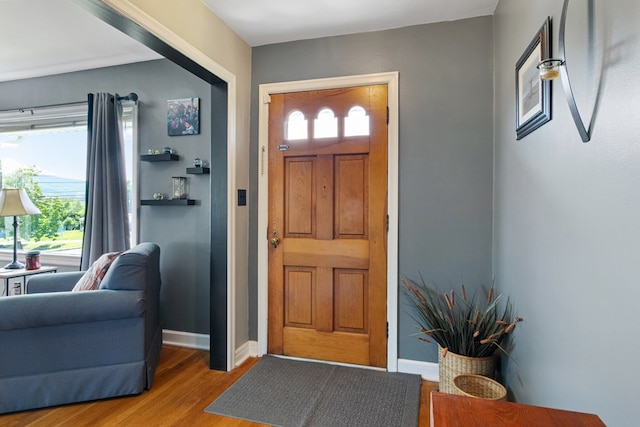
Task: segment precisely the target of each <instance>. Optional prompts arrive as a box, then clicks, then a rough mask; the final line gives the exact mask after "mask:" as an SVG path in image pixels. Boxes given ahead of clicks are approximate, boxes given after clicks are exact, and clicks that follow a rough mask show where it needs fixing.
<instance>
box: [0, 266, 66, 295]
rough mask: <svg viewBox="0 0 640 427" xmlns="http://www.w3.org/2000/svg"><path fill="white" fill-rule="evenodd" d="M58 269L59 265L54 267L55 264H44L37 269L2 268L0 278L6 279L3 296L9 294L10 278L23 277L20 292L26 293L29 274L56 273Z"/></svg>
mask: <svg viewBox="0 0 640 427" xmlns="http://www.w3.org/2000/svg"><path fill="white" fill-rule="evenodd" d="M56 271H58V267H53V266H42V267H40V268H38V269H37V270H26V269H24V268H20V269H16V270H8V269H6V268H0V279H1V280H3V281H4V290H3V294H2V295H1V296H9V280H10V279H15V278H17V277H20V278H22V285H21V289H20V293H24V289H25V286H26V280H27V277H28V276H33V275H35V274H42V273H55V272H56Z"/></svg>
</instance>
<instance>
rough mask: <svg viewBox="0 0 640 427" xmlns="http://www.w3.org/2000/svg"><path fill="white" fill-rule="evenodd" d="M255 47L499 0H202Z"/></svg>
mask: <svg viewBox="0 0 640 427" xmlns="http://www.w3.org/2000/svg"><path fill="white" fill-rule="evenodd" d="M202 2H203V3H205V4H206V5H207V6H208V7H209V9H211V10H212V11H213V12H214V13H215V14H216V15H218V16H219V17H220V18H221V19H222V20H223V21H224V22H225V23H226V24H227V25H228V26H229V27H231V28H232V29H233V30H234V31H235V32H236V33H238V34H239V35H240V36H241V37H242V38H243V39H244V40H245V41H246V42H247V43H249V44H250V45H251V46H260V45H264V44H271V43H280V42H287V41H293V40H304V39H312V38H317V37H326V36H335V35H342V34H353V33H363V32H367V31H378V30H387V29H391V28H401V27H407V26H410V25H418V24H429V23H433V22H443V21H455V20H458V19H465V18H472V17H476V16H486V15H493V12H494V10H495V9H496V5H497V4H498V0H320V1H310V0H202Z"/></svg>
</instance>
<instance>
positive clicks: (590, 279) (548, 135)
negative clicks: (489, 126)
mask: <svg viewBox="0 0 640 427" xmlns="http://www.w3.org/2000/svg"><path fill="white" fill-rule="evenodd" d="M587 4H591V5H592V6H593V8H594V10H595V15H594V19H592V21H591V22H592V23H591V28H592V30H593V32H592V33H593V35H592V36H589V35H588V33H587V31H586V29H587V28H588V27H587V22H588V19H587V17H588V14H587V10H586V6H587ZM561 9H562V2H559V1H552V0H543V1H538V2H531V1H526V0H501V1H500V3H499V5H498V8H497V10H496V13H495V16H494V24H495V25H494V41H495V44H494V51H495V61H494V69H495V89H494V94H495V95H494V96H495V108H496V110H495V206H494V212H495V214H494V216H495V218H494V244H495V250H494V259H495V266H494V272H495V276H496V280H497V281H498V282H499V283H501V284H502V286H503V287H504V289H505V290H506V291H508V293H509V294H510V295H511V296H512V297H513V299H514V301H515V302H516V304H517V306H518V311H519V314H520V315H521V316H522V317H524V318H525V322H523V323H521V324H520V325H519V326H518V328H517V330H516V334H515V335H514V337H515V349H514V350H513V353H512V357H511V359H509V361H508V362H507V366H506V368H505V370H504V371H505V374H506V383H507V386H508V388H509V390H510V391H511V393H512V394H513V396H514V397H515V398H516V399H517V400H519V401H521V402H525V403H532V404H536V405H543V406H553V407H558V408H565V409H571V410H578V411H586V412H595V413H597V414H599V415H600V417H601V418H602V419H603V421H604V422H605V423H606V424H607V425H610V426H632V425H638V419H640V407H639V406H638V405H637V402H636V397H637V396H638V390H637V385H638V383H639V382H640V373H639V372H638V370H637V369H635V366H634V365H633V364H632V363H630V362H631V361H632V360H636V359H637V358H638V351H640V344H638V311H639V310H638V304H639V303H638V301H640V287H639V286H638V278H639V277H640V262H639V261H638V255H639V249H638V248H639V247H638V242H640V226H639V222H638V221H639V220H638V219H639V218H640V185H639V183H640V144H638V135H640V124H639V123H640V122H639V120H638V113H640V81H639V79H638V72H639V70H640V32H639V30H638V23H639V22H640V3H638V2H637V1H636V0H616V1H605V0H598V1H593V2H571V4H570V6H569V14H568V17H569V19H568V22H567V53H566V54H567V61H568V70H569V73H570V75H571V79H572V83H573V84H574V86H575V91H576V95H577V97H578V101H579V105H580V108H582V109H583V111H584V112H586V113H587V114H585V115H586V116H587V117H586V118H587V122H588V121H589V116H590V111H591V110H592V106H593V103H594V101H595V95H594V94H595V93H596V92H597V87H598V82H597V81H598V77H601V79H600V81H601V97H600V100H599V103H598V108H597V115H596V118H595V121H594V127H593V129H594V131H593V138H592V139H591V142H589V143H586V144H584V143H582V141H581V140H580V138H579V136H578V132H577V130H576V128H575V125H574V123H573V121H572V119H571V116H570V114H569V109H568V107H567V103H566V101H565V99H564V92H563V89H562V84H561V82H560V81H559V80H558V81H554V83H553V89H554V95H553V105H552V106H553V120H552V121H551V122H549V123H547V124H545V125H544V126H543V127H541V128H539V129H538V130H537V131H535V132H534V133H532V134H531V135H529V136H527V137H525V138H524V139H522V140H521V141H516V140H515V126H514V123H515V113H514V104H515V102H514V99H515V95H514V66H515V63H516V61H517V60H518V58H519V57H520V55H521V54H522V52H523V50H524V49H525V47H526V46H527V45H528V43H529V41H530V40H531V38H532V37H533V35H534V34H535V32H536V31H537V30H538V28H539V27H540V26H541V25H542V23H543V21H544V20H545V18H546V17H547V16H552V17H553V19H554V25H553V31H552V41H553V51H554V52H557V40H558V27H559V22H560V14H561ZM590 104H591V105H590ZM621 344H624V345H621ZM620 345H621V346H620Z"/></svg>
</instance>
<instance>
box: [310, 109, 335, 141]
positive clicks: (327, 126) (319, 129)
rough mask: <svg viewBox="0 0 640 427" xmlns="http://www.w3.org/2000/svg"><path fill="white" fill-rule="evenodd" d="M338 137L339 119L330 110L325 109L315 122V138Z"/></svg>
mask: <svg viewBox="0 0 640 427" xmlns="http://www.w3.org/2000/svg"><path fill="white" fill-rule="evenodd" d="M337 136H338V118H337V117H336V115H335V114H334V113H333V111H331V109H329V108H323V109H322V110H320V112H319V113H318V118H317V119H316V120H315V121H314V125H313V137H314V138H335V137H337Z"/></svg>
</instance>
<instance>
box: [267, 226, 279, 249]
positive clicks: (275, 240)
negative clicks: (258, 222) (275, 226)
mask: <svg viewBox="0 0 640 427" xmlns="http://www.w3.org/2000/svg"><path fill="white" fill-rule="evenodd" d="M269 243H270V244H271V246H273V247H274V249H275V248H277V247H278V245H279V244H280V238H279V237H278V232H277V231H276V230H273V237H272V238H270V239H269Z"/></svg>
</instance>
